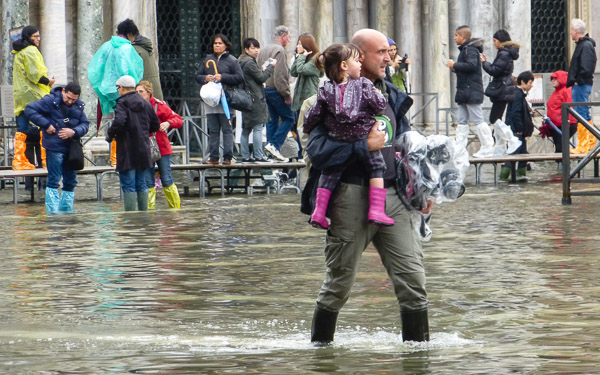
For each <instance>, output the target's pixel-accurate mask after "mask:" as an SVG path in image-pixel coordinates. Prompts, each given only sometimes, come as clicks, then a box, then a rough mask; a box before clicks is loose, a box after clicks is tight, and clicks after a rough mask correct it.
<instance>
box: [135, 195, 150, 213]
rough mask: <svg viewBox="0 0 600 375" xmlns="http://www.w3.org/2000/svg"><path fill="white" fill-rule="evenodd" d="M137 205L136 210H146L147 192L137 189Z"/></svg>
mask: <svg viewBox="0 0 600 375" xmlns="http://www.w3.org/2000/svg"><path fill="white" fill-rule="evenodd" d="M137 205H138V208H137V209H138V211H148V192H147V191H138V192H137Z"/></svg>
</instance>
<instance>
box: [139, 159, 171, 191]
mask: <svg viewBox="0 0 600 375" xmlns="http://www.w3.org/2000/svg"><path fill="white" fill-rule="evenodd" d="M156 164H158V173H159V174H160V183H161V184H162V186H163V187H169V186H171V185H173V175H172V174H171V155H163V156H162V157H161V158H160V159H159V160H158V161H157V162H156ZM154 171H155V169H154V166H153V167H152V168H148V169H147V173H146V185H147V186H148V189H150V188H153V187H154V186H155V182H154Z"/></svg>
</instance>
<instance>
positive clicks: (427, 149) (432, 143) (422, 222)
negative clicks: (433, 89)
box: [395, 131, 469, 241]
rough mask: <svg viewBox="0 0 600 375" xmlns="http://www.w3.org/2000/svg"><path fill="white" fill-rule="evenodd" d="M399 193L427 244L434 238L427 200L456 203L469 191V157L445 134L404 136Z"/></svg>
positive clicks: (398, 163)
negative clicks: (466, 187)
mask: <svg viewBox="0 0 600 375" xmlns="http://www.w3.org/2000/svg"><path fill="white" fill-rule="evenodd" d="M395 148H396V151H397V152H396V172H397V173H396V175H397V179H396V191H397V193H398V196H399V198H400V200H401V201H402V203H403V204H404V205H405V206H406V207H407V208H408V209H409V210H411V212H412V214H411V215H412V220H413V223H414V227H415V228H416V229H417V231H418V233H419V236H420V237H421V239H422V240H423V241H428V240H429V239H430V238H431V234H432V232H431V229H430V227H429V222H430V220H431V212H430V213H429V214H422V213H421V212H420V211H421V210H423V209H425V208H427V201H429V200H431V201H433V202H435V203H436V204H440V203H443V202H453V201H455V200H456V199H458V198H459V197H460V196H461V195H462V194H463V193H464V191H465V187H464V185H463V181H464V177H465V173H466V171H467V168H468V167H469V155H468V153H466V152H463V150H461V149H459V147H458V146H457V145H456V143H455V142H454V139H452V138H449V137H447V136H445V135H430V136H428V137H425V136H423V135H421V134H420V133H418V132H416V131H408V132H405V133H403V134H402V135H401V136H400V138H399V139H398V140H397V141H396V142H395Z"/></svg>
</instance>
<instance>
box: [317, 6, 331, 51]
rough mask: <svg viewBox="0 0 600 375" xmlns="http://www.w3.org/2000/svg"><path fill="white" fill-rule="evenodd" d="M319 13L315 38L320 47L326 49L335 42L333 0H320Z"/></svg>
mask: <svg viewBox="0 0 600 375" xmlns="http://www.w3.org/2000/svg"><path fill="white" fill-rule="evenodd" d="M317 14H318V15H319V18H318V20H317V25H316V26H317V27H316V32H315V39H316V40H317V45H318V46H319V48H321V49H322V50H324V49H325V48H327V47H328V46H329V45H330V44H332V43H333V0H319V2H318V5H317Z"/></svg>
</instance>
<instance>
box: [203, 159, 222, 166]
mask: <svg viewBox="0 0 600 375" xmlns="http://www.w3.org/2000/svg"><path fill="white" fill-rule="evenodd" d="M204 164H208V165H219V161H218V160H214V159H208V160H207V161H205V162H204Z"/></svg>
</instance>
